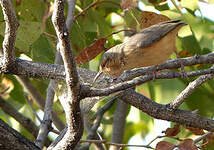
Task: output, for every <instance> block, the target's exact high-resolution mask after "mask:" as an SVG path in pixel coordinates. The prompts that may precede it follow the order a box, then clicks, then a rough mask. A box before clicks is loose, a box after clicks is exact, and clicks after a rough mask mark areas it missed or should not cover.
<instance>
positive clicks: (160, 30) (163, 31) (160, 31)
mask: <svg viewBox="0 0 214 150" xmlns="http://www.w3.org/2000/svg"><path fill="white" fill-rule="evenodd" d="M180 25H186V24H185V23H183V22H181V21H180V20H171V21H166V22H162V23H159V24H156V25H153V26H151V27H148V28H146V29H143V30H141V31H140V32H138V33H136V34H135V35H133V36H132V37H131V38H130V39H129V40H128V41H127V45H130V46H136V48H145V47H148V46H150V45H151V44H153V43H155V42H157V41H159V40H160V39H162V38H163V37H164V36H165V35H167V34H168V33H169V32H170V31H172V30H173V29H175V28H176V27H178V26H180Z"/></svg>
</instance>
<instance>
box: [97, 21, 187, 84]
mask: <svg viewBox="0 0 214 150" xmlns="http://www.w3.org/2000/svg"><path fill="white" fill-rule="evenodd" d="M185 25H187V24H186V23H184V22H182V21H181V20H170V21H165V22H161V23H158V24H155V25H152V26H150V27H148V28H145V29H143V30H141V31H140V32H138V33H136V34H134V35H133V36H131V37H129V38H128V40H126V41H125V42H123V43H121V44H118V45H116V46H114V47H112V48H110V49H109V50H108V51H106V52H105V53H104V54H103V56H102V58H101V60H100V66H99V72H98V74H97V75H96V77H95V78H94V82H95V81H96V80H97V78H98V77H99V76H100V75H101V74H103V73H104V74H106V75H108V76H110V77H112V78H117V77H119V76H120V75H121V74H122V73H123V71H125V70H130V69H134V68H140V67H146V66H152V65H158V64H161V63H163V62H165V61H167V60H168V59H169V57H170V55H171V54H172V53H173V52H176V50H177V48H176V37H177V34H178V31H179V29H180V28H181V27H183V26H185Z"/></svg>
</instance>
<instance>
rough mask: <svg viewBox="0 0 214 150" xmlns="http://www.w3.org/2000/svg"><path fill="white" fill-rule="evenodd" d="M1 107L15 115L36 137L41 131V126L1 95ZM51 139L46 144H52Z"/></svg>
mask: <svg viewBox="0 0 214 150" xmlns="http://www.w3.org/2000/svg"><path fill="white" fill-rule="evenodd" d="M0 107H1V109H2V110H3V111H4V112H5V113H7V114H8V115H9V116H11V117H13V118H14V119H15V120H16V121H18V122H19V123H20V124H21V125H22V126H23V127H24V128H25V129H26V130H27V131H28V132H29V133H31V134H32V135H33V136H34V137H35V138H36V137H37V134H38V132H39V128H38V127H37V126H36V125H35V124H34V123H33V121H32V120H31V119H29V118H27V117H25V116H23V115H22V114H21V113H19V112H18V111H17V110H16V109H15V108H14V107H13V106H11V105H10V104H9V103H8V102H7V101H5V100H3V99H2V97H0ZM50 143H51V141H50V140H47V141H46V144H45V145H46V146H48V145H50Z"/></svg>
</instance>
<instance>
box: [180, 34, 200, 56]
mask: <svg viewBox="0 0 214 150" xmlns="http://www.w3.org/2000/svg"><path fill="white" fill-rule="evenodd" d="M178 39H179V40H180V41H179V40H178V43H177V47H178V49H181V50H186V51H188V52H190V53H191V54H200V53H201V48H200V45H199V44H198V42H197V40H196V39H195V37H194V36H193V35H190V36H185V37H179V38H178Z"/></svg>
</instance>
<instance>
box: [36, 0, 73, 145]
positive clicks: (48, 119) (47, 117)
mask: <svg viewBox="0 0 214 150" xmlns="http://www.w3.org/2000/svg"><path fill="white" fill-rule="evenodd" d="M67 3H68V14H67V19H66V27H67V29H68V30H69V29H70V28H71V25H72V23H73V13H74V9H75V1H74V0H67ZM58 44H59V42H58V43H57V48H59V49H60V45H59V46H58ZM59 51H60V50H58V51H57V53H56V57H55V64H59V65H60V64H61V63H62V57H61V55H60V52H59ZM54 82H55V81H54V80H51V81H50V83H49V85H48V89H47V95H46V103H45V111H44V117H43V124H41V126H40V131H43V132H40V133H41V134H39V135H38V137H37V140H36V141H37V145H38V146H39V147H40V148H42V147H43V145H44V141H45V140H44V139H45V138H46V137H47V135H48V133H49V131H50V129H51V128H50V127H51V123H52V112H51V111H52V105H53V99H54V95H55V91H54V89H53V88H54Z"/></svg>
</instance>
